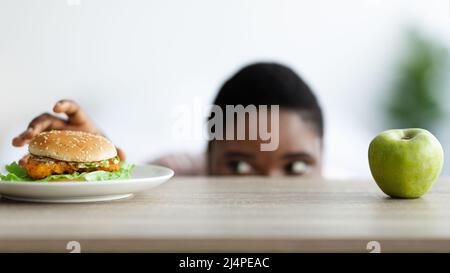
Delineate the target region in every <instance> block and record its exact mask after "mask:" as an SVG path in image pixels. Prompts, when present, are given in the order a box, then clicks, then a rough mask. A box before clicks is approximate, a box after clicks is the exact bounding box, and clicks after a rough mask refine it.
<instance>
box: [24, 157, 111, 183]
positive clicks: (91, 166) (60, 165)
mask: <svg viewBox="0 0 450 273" xmlns="http://www.w3.org/2000/svg"><path fill="white" fill-rule="evenodd" d="M24 167H25V170H26V172H27V175H28V176H29V177H31V178H32V179H35V180H37V179H42V178H45V177H47V176H50V175H55V174H72V173H75V172H79V173H81V172H93V171H108V172H115V171H118V170H119V169H120V160H119V159H118V158H111V159H109V160H105V161H100V162H88V163H78V162H66V161H59V160H54V159H52V158H46V157H36V156H30V157H29V158H28V161H27V163H26V164H25V166H24Z"/></svg>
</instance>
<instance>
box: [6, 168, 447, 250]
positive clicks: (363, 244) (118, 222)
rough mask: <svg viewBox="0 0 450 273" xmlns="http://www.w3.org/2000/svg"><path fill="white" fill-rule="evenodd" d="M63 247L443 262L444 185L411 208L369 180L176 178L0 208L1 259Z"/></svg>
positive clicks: (440, 183)
mask: <svg viewBox="0 0 450 273" xmlns="http://www.w3.org/2000/svg"><path fill="white" fill-rule="evenodd" d="M69 241H77V242H79V243H80V245H81V251H82V252H89V251H107V252H130V251H131V252H135V251H137V252H142V251H145V252H156V251H157V252H159V251H164V252H205V251H207V252H209V251H218V252H247V251H251V252H306V251H307V252H310V251H313V252H322V251H326V252H336V251H352V252H369V250H367V247H368V242H370V241H377V242H378V243H379V246H380V247H381V251H382V252H392V251H394V252H395V251H406V252H415V251H447V252H448V251H450V179H448V178H441V179H440V180H439V181H437V182H436V184H435V186H434V188H433V189H432V191H431V192H429V193H428V194H427V195H425V196H424V197H422V198H420V199H414V200H394V199H390V198H387V197H386V196H385V195H384V194H383V193H382V192H381V191H380V190H379V189H378V187H377V186H376V184H375V183H374V182H373V181H370V180H353V181H343V180H342V181H341V180H336V181H334V180H318V181H314V180H302V179H298V178H285V179H278V178H277V179H265V178H230V177H228V178H206V177H200V178H186V177H175V178H173V179H172V180H170V181H169V182H167V183H165V184H163V185H162V186H160V187H158V188H156V189H153V190H150V191H147V192H143V193H140V194H138V195H136V196H135V197H134V198H131V199H126V200H118V201H113V202H106V203H85V204H33V203H19V202H13V201H9V200H6V199H0V251H8V252H9V251H18V252H22V251H37V252H41V251H45V252H48V251H50V252H53V251H56V252H68V250H66V246H67V243H68V242H69ZM377 242H376V243H374V244H376V245H377V244H378V243H377ZM371 244H373V243H371Z"/></svg>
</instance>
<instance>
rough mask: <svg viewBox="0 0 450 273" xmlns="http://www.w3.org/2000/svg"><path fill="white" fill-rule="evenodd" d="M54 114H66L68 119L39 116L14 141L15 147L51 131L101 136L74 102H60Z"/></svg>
mask: <svg viewBox="0 0 450 273" xmlns="http://www.w3.org/2000/svg"><path fill="white" fill-rule="evenodd" d="M53 112H55V113H64V114H66V115H67V119H61V118H59V117H57V116H55V115H52V114H49V113H44V114H42V115H39V116H37V117H36V118H34V119H33V120H32V121H31V122H30V124H28V128H27V130H25V132H23V133H22V134H20V135H18V136H16V137H15V138H14V139H13V141H12V144H13V146H16V147H22V146H23V145H25V144H28V143H30V140H31V139H32V138H33V137H35V136H36V135H38V134H39V133H42V132H44V131H50V130H72V131H83V132H88V133H92V134H101V132H100V130H99V129H98V128H97V127H96V126H95V125H94V123H93V122H92V121H91V120H90V119H89V117H88V116H87V115H86V113H85V112H84V111H83V110H82V109H81V108H80V106H78V104H77V103H76V102H74V101H70V100H60V101H58V102H57V103H56V104H55V106H54V107H53Z"/></svg>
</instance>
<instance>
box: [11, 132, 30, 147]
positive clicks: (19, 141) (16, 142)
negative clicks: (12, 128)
mask: <svg viewBox="0 0 450 273" xmlns="http://www.w3.org/2000/svg"><path fill="white" fill-rule="evenodd" d="M32 134H33V129H32V128H28V129H27V130H26V131H25V132H23V133H22V134H20V135H18V136H16V137H15V138H13V140H12V145H13V146H15V147H22V146H23V145H25V144H27V143H28V141H29V140H30V139H31V138H32V137H33V135H32Z"/></svg>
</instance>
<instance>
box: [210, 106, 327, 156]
mask: <svg viewBox="0 0 450 273" xmlns="http://www.w3.org/2000/svg"><path fill="white" fill-rule="evenodd" d="M277 126H278V128H279V145H278V149H276V150H275V151H270V152H261V153H266V154H271V153H282V154H284V153H295V152H305V153H309V154H311V155H319V154H320V151H321V138H320V137H319V135H318V134H317V132H316V131H315V130H314V127H313V125H312V124H311V123H310V122H308V121H304V120H303V119H302V118H301V115H300V114H299V113H298V112H295V111H289V110H280V114H279V120H278V124H277ZM277 126H275V127H272V126H271V127H272V128H276V127H277ZM246 130H248V123H246ZM262 143H267V141H263V140H261V139H259V138H258V140H226V141H213V142H212V145H214V146H215V147H216V148H217V149H218V150H219V152H220V151H222V152H227V151H240V152H246V153H257V152H260V150H261V144H262Z"/></svg>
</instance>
